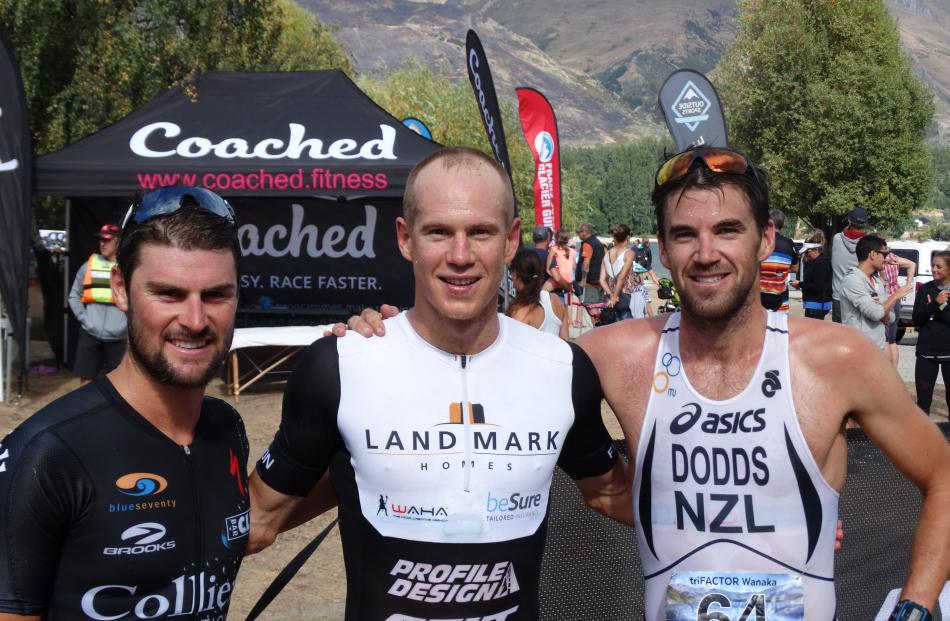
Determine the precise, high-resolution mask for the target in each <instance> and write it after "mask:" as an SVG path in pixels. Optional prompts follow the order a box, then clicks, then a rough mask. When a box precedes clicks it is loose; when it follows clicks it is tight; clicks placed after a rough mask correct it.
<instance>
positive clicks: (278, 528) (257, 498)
mask: <svg viewBox="0 0 950 621" xmlns="http://www.w3.org/2000/svg"><path fill="white" fill-rule="evenodd" d="M248 489H249V490H250V500H251V532H250V534H249V535H248V539H247V549H246V551H245V554H254V553H256V552H260V551H261V550H263V549H264V548H266V547H267V546H269V545H271V544H272V543H274V541H275V540H276V539H277V535H279V534H280V533H282V532H284V531H285V530H287V528H288V527H287V526H286V525H287V524H288V523H289V521H290V517H291V516H292V515H294V514H295V512H296V511H297V510H298V507H299V505H301V504H302V503H303V501H304V498H303V497H301V496H290V495H288V494H282V493H280V492H278V491H276V490H274V489H272V488H271V487H270V486H269V485H267V483H264V481H262V480H261V478H260V476H258V474H257V470H255V471H254V472H253V473H252V474H251V478H250V479H249V481H248Z"/></svg>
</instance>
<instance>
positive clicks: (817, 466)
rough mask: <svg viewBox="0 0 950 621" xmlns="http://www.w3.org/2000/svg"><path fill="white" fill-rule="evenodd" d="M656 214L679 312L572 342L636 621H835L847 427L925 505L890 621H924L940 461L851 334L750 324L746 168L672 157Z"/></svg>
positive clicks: (947, 490)
mask: <svg viewBox="0 0 950 621" xmlns="http://www.w3.org/2000/svg"><path fill="white" fill-rule="evenodd" d="M653 204H654V207H655V209H656V216H657V223H658V226H659V230H658V234H657V238H658V241H659V246H660V256H661V258H662V261H663V263H664V265H666V266H667V267H668V268H669V269H670V272H671V275H672V279H673V281H674V283H675V284H676V287H677V289H678V290H679V292H680V296H681V299H682V312H681V313H676V314H672V315H666V316H663V317H657V318H654V319H649V320H645V321H625V322H620V323H618V324H615V325H611V326H608V327H605V328H603V329H598V330H594V331H592V332H590V333H589V334H587V335H585V336H583V337H582V338H581V339H579V341H578V344H580V345H581V346H582V347H583V348H584V350H585V351H587V352H588V353H589V355H590V356H591V358H592V360H593V361H594V365H595V367H596V368H597V370H598V373H599V375H600V378H601V383H602V387H603V390H604V394H605V396H606V399H607V401H608V402H609V403H610V406H611V407H612V408H613V410H614V412H615V413H616V414H617V417H618V418H619V420H620V423H621V425H622V427H623V430H624V434H625V436H626V438H627V443H628V446H629V450H630V455H631V458H632V461H633V462H634V463H635V464H636V479H635V482H634V487H633V495H634V499H633V504H634V514H635V518H636V521H637V536H638V541H639V547H640V557H641V560H642V563H643V572H644V576H645V580H646V618H647V619H648V620H649V621H658V620H665V619H669V620H674V621H683V620H686V619H689V620H690V621H695V620H696V619H740V618H741V619H758V618H768V619H772V618H781V619H797V620H799V621H801V620H808V621H826V620H831V619H834V617H835V592H834V576H833V573H834V558H833V556H834V540H835V524H836V520H837V505H838V494H839V491H840V490H841V488H842V486H843V484H844V480H845V474H846V468H847V442H846V439H845V435H844V430H845V423H846V421H847V420H848V419H849V418H851V419H853V420H854V421H856V422H857V423H858V424H859V425H860V426H861V427H862V429H864V431H865V432H866V433H867V435H868V436H869V437H870V438H871V439H872V440H873V441H874V442H875V443H876V444H877V445H878V446H879V447H880V448H881V449H882V450H883V451H884V453H885V454H886V455H887V456H888V457H889V458H890V459H891V460H892V461H893V462H894V464H895V465H896V466H897V467H898V468H899V469H900V470H901V471H902V472H903V473H904V475H905V476H907V477H908V478H909V479H910V480H911V481H913V482H914V483H915V484H916V485H917V486H918V487H919V488H920V489H921V491H922V492H923V495H924V503H923V509H922V512H921V516H920V522H919V524H918V527H917V531H916V535H915V538H914V543H913V549H912V558H911V563H910V570H909V575H908V576H907V580H906V582H905V584H904V587H903V591H902V594H901V598H900V599H901V602H900V604H898V607H897V608H896V609H895V611H894V613H893V615H892V617H891V618H892V619H897V620H912V621H917V620H918V619H920V620H923V619H928V618H929V614H930V613H929V609H932V608H933V607H934V605H935V603H936V601H937V595H938V593H939V591H940V589H941V587H942V585H943V584H944V581H946V580H947V577H948V574H950V545H948V544H947V542H948V541H950V520H948V519H947V515H948V514H950V478H948V472H950V445H948V444H947V442H946V441H945V440H944V438H943V436H942V434H941V433H940V432H939V430H938V429H937V428H936V426H935V425H934V424H933V423H932V422H931V421H930V420H929V419H928V418H927V417H926V416H925V415H924V414H923V413H922V412H921V411H920V410H919V409H917V407H916V406H915V405H914V403H913V401H912V400H911V398H910V394H909V393H908V391H907V389H906V388H905V387H904V385H903V383H902V382H901V380H900V378H899V377H898V376H897V374H896V373H895V371H894V369H893V367H892V365H890V363H889V362H888V360H887V359H886V358H885V357H884V356H883V355H882V354H881V352H880V351H878V350H877V349H876V348H875V347H874V345H873V343H871V342H870V341H869V340H868V339H867V338H866V337H865V336H864V335H862V334H860V333H859V332H857V331H856V330H853V329H851V328H848V327H844V326H841V325H838V324H834V323H831V322H822V321H815V320H812V319H805V318H799V317H786V316H783V315H779V314H774V313H769V312H767V311H765V310H763V309H762V307H761V305H760V303H759V293H758V267H759V262H760V261H762V260H763V259H765V258H767V257H768V256H769V255H770V253H771V252H772V248H773V244H774V239H775V227H774V224H773V223H772V222H771V221H770V220H769V215H768V214H769V205H768V194H767V188H766V185H765V182H764V179H763V178H762V176H761V172H760V171H758V170H757V169H756V167H755V166H754V165H753V164H752V163H751V162H750V161H749V160H748V159H747V158H746V157H745V156H743V155H741V154H739V153H735V152H733V151H728V150H724V149H714V148H699V149H694V150H688V151H686V152H683V153H680V154H678V155H676V156H674V157H673V158H671V159H670V160H669V161H667V162H666V163H665V164H664V165H663V166H662V167H661V168H660V169H659V171H658V172H657V175H656V186H655V189H654V192H653ZM645 360H650V361H654V363H653V364H652V365H651V364H644V362H643V361H645ZM879 501H881V502H886V501H887V499H886V498H884V499H879ZM776 613H780V614H779V615H778V616H776ZM757 615H758V616H757Z"/></svg>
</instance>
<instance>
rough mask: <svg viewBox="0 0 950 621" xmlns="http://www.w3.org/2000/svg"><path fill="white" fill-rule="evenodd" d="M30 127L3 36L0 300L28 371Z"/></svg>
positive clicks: (0, 38)
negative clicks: (0, 268) (0, 267)
mask: <svg viewBox="0 0 950 621" xmlns="http://www.w3.org/2000/svg"><path fill="white" fill-rule="evenodd" d="M30 159H31V156H30V124H29V117H28V115H27V108H26V97H25V95H24V93H23V83H22V82H21V80H20V72H19V70H18V69H17V64H16V58H15V57H14V54H13V49H12V48H11V47H10V45H9V44H8V43H7V40H6V38H5V37H4V36H3V35H2V33H0V265H3V269H2V270H0V297H2V298H3V303H4V306H6V309H7V315H8V318H9V321H10V325H11V327H12V328H13V333H14V336H15V338H16V341H17V346H18V347H19V351H20V371H21V372H22V371H24V370H25V365H26V359H27V356H26V355H25V353H26V351H27V349H26V348H27V346H28V345H29V341H28V335H27V331H26V318H27V289H26V287H27V280H28V277H29V269H30V237H31V235H30V234H31V231H30V228H31V222H32V214H33V211H32V205H31V203H30V191H31V188H30Z"/></svg>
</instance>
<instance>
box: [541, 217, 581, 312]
mask: <svg viewBox="0 0 950 621" xmlns="http://www.w3.org/2000/svg"><path fill="white" fill-rule="evenodd" d="M576 261H577V251H576V250H574V249H573V248H572V247H571V235H570V233H568V232H567V230H566V229H559V230H558V232H557V235H556V236H555V238H554V245H553V246H552V247H551V251H550V252H549V253H548V260H547V262H546V263H545V271H546V272H547V274H548V276H549V277H550V280H549V281H548V282H549V286H550V289H549V290H550V291H551V292H553V293H554V294H556V295H557V296H558V297H559V298H560V299H561V300H563V299H564V294H565V293H569V292H571V291H572V289H573V286H574V263H575V262H576Z"/></svg>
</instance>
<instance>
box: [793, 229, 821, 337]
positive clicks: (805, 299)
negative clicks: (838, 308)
mask: <svg viewBox="0 0 950 621" xmlns="http://www.w3.org/2000/svg"><path fill="white" fill-rule="evenodd" d="M823 240H824V235H822V234H821V233H820V232H819V233H816V234H814V235H812V236H811V237H809V238H808V240H807V241H806V242H805V243H804V244H803V245H802V248H801V250H799V252H800V253H801V254H802V259H803V261H804V274H803V275H802V278H801V280H797V279H796V280H793V281H792V282H791V283H790V284H791V285H792V286H793V287H795V288H796V289H799V290H801V292H802V306H803V307H804V308H805V316H806V317H811V318H812V319H824V318H825V315H827V314H828V311H830V310H831V259H829V258H828V255H826V254H825V253H824V244H823V243H822V242H823Z"/></svg>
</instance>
